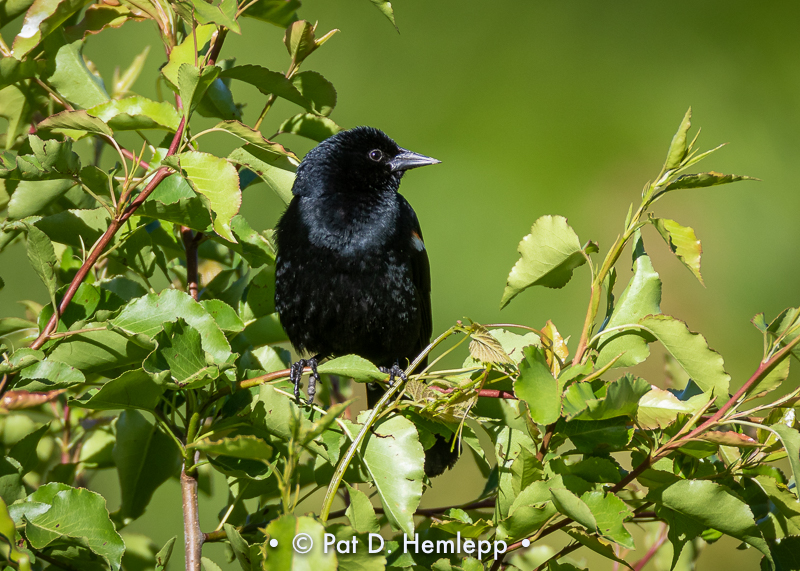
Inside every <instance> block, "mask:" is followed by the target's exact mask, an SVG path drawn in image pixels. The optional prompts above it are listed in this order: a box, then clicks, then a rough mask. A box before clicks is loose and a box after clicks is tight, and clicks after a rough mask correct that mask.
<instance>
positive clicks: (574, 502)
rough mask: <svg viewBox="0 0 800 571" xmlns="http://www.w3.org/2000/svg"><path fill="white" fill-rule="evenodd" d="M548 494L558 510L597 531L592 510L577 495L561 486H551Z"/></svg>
mask: <svg viewBox="0 0 800 571" xmlns="http://www.w3.org/2000/svg"><path fill="white" fill-rule="evenodd" d="M601 494H602V492H601ZM550 495H551V497H552V498H553V504H555V506H556V508H557V509H558V511H559V512H561V513H562V514H564V515H565V516H567V517H568V518H571V519H573V520H575V521H576V522H578V523H579V524H581V525H582V526H583V527H585V528H586V529H588V530H589V531H590V532H592V533H594V532H596V531H597V521H596V520H595V517H594V514H593V513H592V510H590V509H589V506H587V505H586V504H585V503H584V502H583V500H581V499H580V498H579V497H578V496H576V495H575V494H573V493H572V492H570V491H569V490H566V489H563V488H551V489H550Z"/></svg>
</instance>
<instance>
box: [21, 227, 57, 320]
mask: <svg viewBox="0 0 800 571" xmlns="http://www.w3.org/2000/svg"><path fill="white" fill-rule="evenodd" d="M28 261H29V262H30V264H31V267H33V269H34V271H35V272H36V273H37V274H38V275H39V279H41V280H42V283H44V287H46V288H47V293H48V294H50V303H52V304H53V310H54V311H56V308H57V307H58V303H57V302H56V290H57V289H58V282H57V281H56V268H57V267H58V260H56V253H55V250H54V249H53V243H52V242H50V238H48V237H47V235H46V234H45V233H44V232H42V231H41V230H39V229H38V228H37V227H36V226H30V225H29V226H28Z"/></svg>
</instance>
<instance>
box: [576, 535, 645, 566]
mask: <svg viewBox="0 0 800 571" xmlns="http://www.w3.org/2000/svg"><path fill="white" fill-rule="evenodd" d="M567 533H568V534H569V536H570V537H571V538H572V539H574V540H575V541H577V542H578V543H580V544H581V545H583V546H585V547H588V548H589V549H591V550H592V551H594V552H595V553H598V554H600V555H602V556H603V557H605V558H606V559H611V560H612V561H616V562H617V563H622V564H623V565H625V566H626V567H628V568H629V569H633V567H631V566H630V564H629V563H628V562H627V561H625V560H624V559H621V558H619V557H617V555H616V554H615V553H614V548H613V547H611V545H609V544H608V543H606V542H604V541H602V540H601V539H598V538H597V537H595V536H593V535H587V534H586V533H584V532H583V531H581V530H578V529H568V530H567Z"/></svg>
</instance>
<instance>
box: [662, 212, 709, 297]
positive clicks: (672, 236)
mask: <svg viewBox="0 0 800 571" xmlns="http://www.w3.org/2000/svg"><path fill="white" fill-rule="evenodd" d="M651 222H652V223H653V226H655V227H656V230H658V233H659V234H661V237H662V238H664V241H665V242H666V243H667V246H669V249H670V250H671V251H672V253H673V254H675V255H676V256H678V259H679V260H680V261H681V262H683V265H684V266H686V267H687V268H689V271H690V272H692V273H693V274H694V276H695V277H696V278H697V279H698V280H699V281H700V283H701V284H702V283H703V276H701V275H700V256H701V255H702V253H703V247H702V246H701V245H700V240H698V239H697V236H696V235H695V233H694V230H692V229H691V228H689V227H688V226H681V225H680V224H678V223H677V222H675V221H674V220H669V219H668V218H653V219H651ZM703 285H705V284H703Z"/></svg>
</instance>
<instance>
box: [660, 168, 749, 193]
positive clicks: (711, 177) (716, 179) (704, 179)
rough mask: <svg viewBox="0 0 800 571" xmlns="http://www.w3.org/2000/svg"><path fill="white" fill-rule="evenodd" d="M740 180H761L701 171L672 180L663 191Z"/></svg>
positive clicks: (702, 186)
mask: <svg viewBox="0 0 800 571" xmlns="http://www.w3.org/2000/svg"><path fill="white" fill-rule="evenodd" d="M740 180H759V179H757V178H754V177H752V176H744V175H737V174H722V173H718V172H714V171H709V172H701V173H697V174H685V175H682V176H679V177H678V178H676V179H675V180H674V181H672V182H671V183H670V184H669V185H667V187H666V188H665V189H664V190H663V192H667V191H670V190H678V189H681V188H704V187H707V186H717V185H718V184H728V183H731V182H738V181H740Z"/></svg>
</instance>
